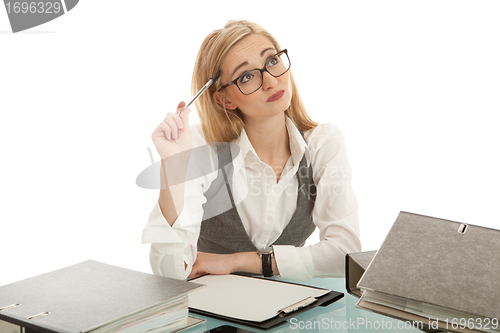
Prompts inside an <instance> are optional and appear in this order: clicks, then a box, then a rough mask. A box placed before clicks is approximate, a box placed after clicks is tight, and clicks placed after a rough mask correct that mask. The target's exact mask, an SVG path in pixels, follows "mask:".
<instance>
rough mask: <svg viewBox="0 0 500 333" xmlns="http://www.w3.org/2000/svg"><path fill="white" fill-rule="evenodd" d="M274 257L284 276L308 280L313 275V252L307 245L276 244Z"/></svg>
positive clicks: (281, 274)
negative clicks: (299, 246)
mask: <svg viewBox="0 0 500 333" xmlns="http://www.w3.org/2000/svg"><path fill="white" fill-rule="evenodd" d="M273 250H274V258H275V260H276V265H277V266H278V270H279V272H280V276H281V277H282V278H288V279H293V280H299V281H306V280H309V279H311V278H312V277H313V273H314V267H313V265H312V258H311V253H310V251H309V249H308V248H307V247H301V248H297V247H295V246H292V245H274V246H273Z"/></svg>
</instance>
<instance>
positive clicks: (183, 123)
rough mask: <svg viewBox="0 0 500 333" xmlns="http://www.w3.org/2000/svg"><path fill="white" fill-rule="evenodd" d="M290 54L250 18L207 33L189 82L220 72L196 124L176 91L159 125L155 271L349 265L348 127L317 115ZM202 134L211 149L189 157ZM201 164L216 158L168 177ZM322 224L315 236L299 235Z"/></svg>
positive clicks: (352, 211) (304, 275)
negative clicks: (173, 105) (305, 99)
mask: <svg viewBox="0 0 500 333" xmlns="http://www.w3.org/2000/svg"><path fill="white" fill-rule="evenodd" d="M290 54H291V55H292V54H293V52H292V51H291V50H290ZM290 57H291V56H290V55H289V54H288V51H287V50H285V49H282V48H281V46H280V45H279V44H278V42H277V41H276V39H275V38H274V37H273V36H272V35H271V34H269V33H268V32H267V31H266V30H264V29H263V28H262V27H260V26H259V25H257V24H255V23H252V22H248V21H230V22H228V23H227V24H226V25H225V26H224V28H222V29H220V30H216V31H214V32H212V33H211V34H210V35H208V36H207V37H206V39H205V41H204V42H203V44H202V46H201V48H200V51H199V53H198V56H197V60H196V64H195V67H194V71H193V79H192V91H193V92H197V91H198V90H199V89H200V88H201V87H202V86H203V85H204V84H205V83H206V82H207V81H208V80H209V79H210V78H211V77H212V76H213V75H214V74H215V73H217V72H219V71H220V73H221V75H220V78H219V79H218V81H217V82H216V83H215V84H214V85H213V86H212V87H211V88H210V89H209V91H207V92H205V94H203V95H202V96H201V97H200V98H199V99H198V100H197V101H196V110H197V112H198V115H199V118H200V121H201V129H200V128H199V127H197V126H192V127H190V126H189V122H188V115H189V112H190V110H189V109H186V110H185V111H183V112H182V113H181V115H180V116H179V115H178V111H179V109H181V108H183V107H184V105H185V104H184V102H181V103H180V104H179V105H178V107H177V109H178V110H177V112H175V113H174V112H171V113H168V114H167V116H166V117H165V119H164V120H163V121H162V122H161V123H160V124H159V125H158V127H157V128H156V129H155V131H154V132H153V134H152V140H153V142H154V144H155V147H156V149H157V151H158V153H159V154H160V157H161V158H162V182H163V186H162V189H161V190H160V196H159V200H158V203H157V204H156V205H155V207H154V208H153V211H152V212H151V214H150V217H149V223H148V225H147V226H146V228H145V229H144V231H143V243H151V251H150V261H151V266H152V269H153V272H154V273H155V274H160V275H164V276H169V277H174V278H178V279H184V278H187V277H194V276H197V275H200V274H205V273H210V274H228V273H232V272H249V273H257V274H263V275H264V276H272V275H280V276H282V277H284V278H292V279H296V280H307V279H309V278H312V277H326V276H343V274H344V260H345V259H344V256H345V253H348V252H358V251H361V243H360V238H359V225H358V204H357V201H356V198H355V196H354V193H353V191H352V189H351V185H350V179H351V174H350V165H349V162H348V159H347V154H346V150H345V146H344V138H343V135H342V133H341V132H340V131H339V129H338V128H337V127H336V126H334V125H332V124H317V123H315V122H314V121H312V120H311V118H310V117H309V115H308V114H307V111H306V108H305V106H304V104H303V103H302V100H301V98H300V96H299V92H298V89H297V86H296V84H295V81H294V78H293V76H292V72H291V70H290V67H291V62H290ZM320 59H321V58H320ZM298 66H300V65H298ZM222 142H226V143H231V145H232V147H234V146H236V147H238V148H239V149H238V150H236V151H235V150H234V149H233V148H231V145H226V146H224V145H221V144H220V143H222ZM216 143H217V144H216ZM207 144H208V145H207ZM204 145H205V146H206V147H211V148H210V149H209V150H210V152H213V153H214V154H207V155H203V154H202V155H203V156H208V157H207V158H201V159H198V162H193V154H192V153H191V152H194V151H195V150H194V147H203V146H204ZM193 163H194V164H195V166H194V167H193ZM196 164H199V166H198V167H200V168H201V169H203V168H204V167H203V166H200V165H212V166H215V167H214V168H213V169H210V170H209V171H207V172H203V173H202V174H200V176H199V177H192V178H194V179H188V180H189V181H188V182H186V183H185V184H182V183H181V184H177V183H176V182H174V181H172V179H174V178H176V177H177V179H179V178H181V179H184V178H185V177H186V173H187V172H188V171H187V169H188V165H189V168H194V169H196V168H197V166H196ZM172 175H175V177H173V176H172ZM223 192H224V193H225V194H221V193H223ZM210 212H211V213H210ZM214 212H215V213H214ZM316 228H319V231H320V240H319V242H318V243H316V244H314V245H310V246H307V247H304V246H303V245H304V243H305V241H306V239H307V238H308V237H309V236H310V235H311V233H312V232H313V231H314V230H315V229H316Z"/></svg>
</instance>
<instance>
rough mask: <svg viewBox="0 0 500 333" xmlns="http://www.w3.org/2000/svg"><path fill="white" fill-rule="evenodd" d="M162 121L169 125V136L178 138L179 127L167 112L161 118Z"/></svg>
mask: <svg viewBox="0 0 500 333" xmlns="http://www.w3.org/2000/svg"><path fill="white" fill-rule="evenodd" d="M163 123H165V124H167V125H168V127H170V137H171V139H174V140H177V139H178V138H179V129H178V128H177V124H176V123H175V120H174V119H173V118H172V116H171V115H170V114H169V115H167V116H166V117H165V119H163Z"/></svg>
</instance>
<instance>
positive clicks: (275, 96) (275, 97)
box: [266, 90, 285, 102]
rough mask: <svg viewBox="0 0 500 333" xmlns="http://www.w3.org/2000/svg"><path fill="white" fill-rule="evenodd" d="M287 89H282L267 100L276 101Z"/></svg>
mask: <svg viewBox="0 0 500 333" xmlns="http://www.w3.org/2000/svg"><path fill="white" fill-rule="evenodd" d="M284 94H285V90H280V91H278V92H277V93H276V94H273V95H271V96H270V97H269V98H268V99H267V101H266V102H274V101H277V100H278V99H280V98H281V97H283V95H284Z"/></svg>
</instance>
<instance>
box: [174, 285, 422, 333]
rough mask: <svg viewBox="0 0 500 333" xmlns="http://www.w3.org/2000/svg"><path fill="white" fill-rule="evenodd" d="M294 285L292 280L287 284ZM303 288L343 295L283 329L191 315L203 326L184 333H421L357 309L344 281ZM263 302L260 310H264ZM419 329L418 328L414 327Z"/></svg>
mask: <svg viewBox="0 0 500 333" xmlns="http://www.w3.org/2000/svg"><path fill="white" fill-rule="evenodd" d="M286 281H289V282H295V281H292V280H286ZM297 283H300V284H304V285H309V286H315V287H319V288H324V289H330V290H334V291H338V292H342V293H344V297H343V298H342V299H340V300H338V301H337V302H334V303H332V304H330V305H328V306H326V307H321V306H317V307H315V308H313V309H311V310H309V311H306V312H303V313H301V314H299V315H297V316H295V317H291V318H290V319H288V320H287V322H286V323H285V324H283V325H279V326H276V327H275V328H272V329H269V330H260V329H258V328H254V327H250V326H245V325H240V324H236V323H232V322H229V321H225V320H219V319H214V318H211V317H206V316H201V315H198V314H191V313H190V316H193V317H198V318H203V319H206V322H205V323H202V324H200V325H197V326H195V327H193V328H190V329H187V330H185V331H183V332H185V333H203V332H205V331H208V330H211V329H214V328H217V327H219V326H222V325H230V326H234V327H238V328H242V329H245V330H248V331H252V332H270V333H285V332H286V333H294V332H295V333H298V332H306V331H307V332H358V333H362V332H403V331H413V332H423V331H421V330H419V329H416V328H414V327H415V326H413V324H412V323H411V322H405V321H401V320H397V319H392V318H390V317H386V316H383V315H379V314H376V313H373V312H370V311H366V310H362V309H358V308H356V303H357V302H358V298H356V297H354V296H352V295H350V294H348V293H347V291H346V289H345V279H344V278H318V279H311V280H308V281H305V282H297ZM264 304H265V300H263V303H262V306H264ZM424 324H425V323H424ZM416 325H418V324H416Z"/></svg>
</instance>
